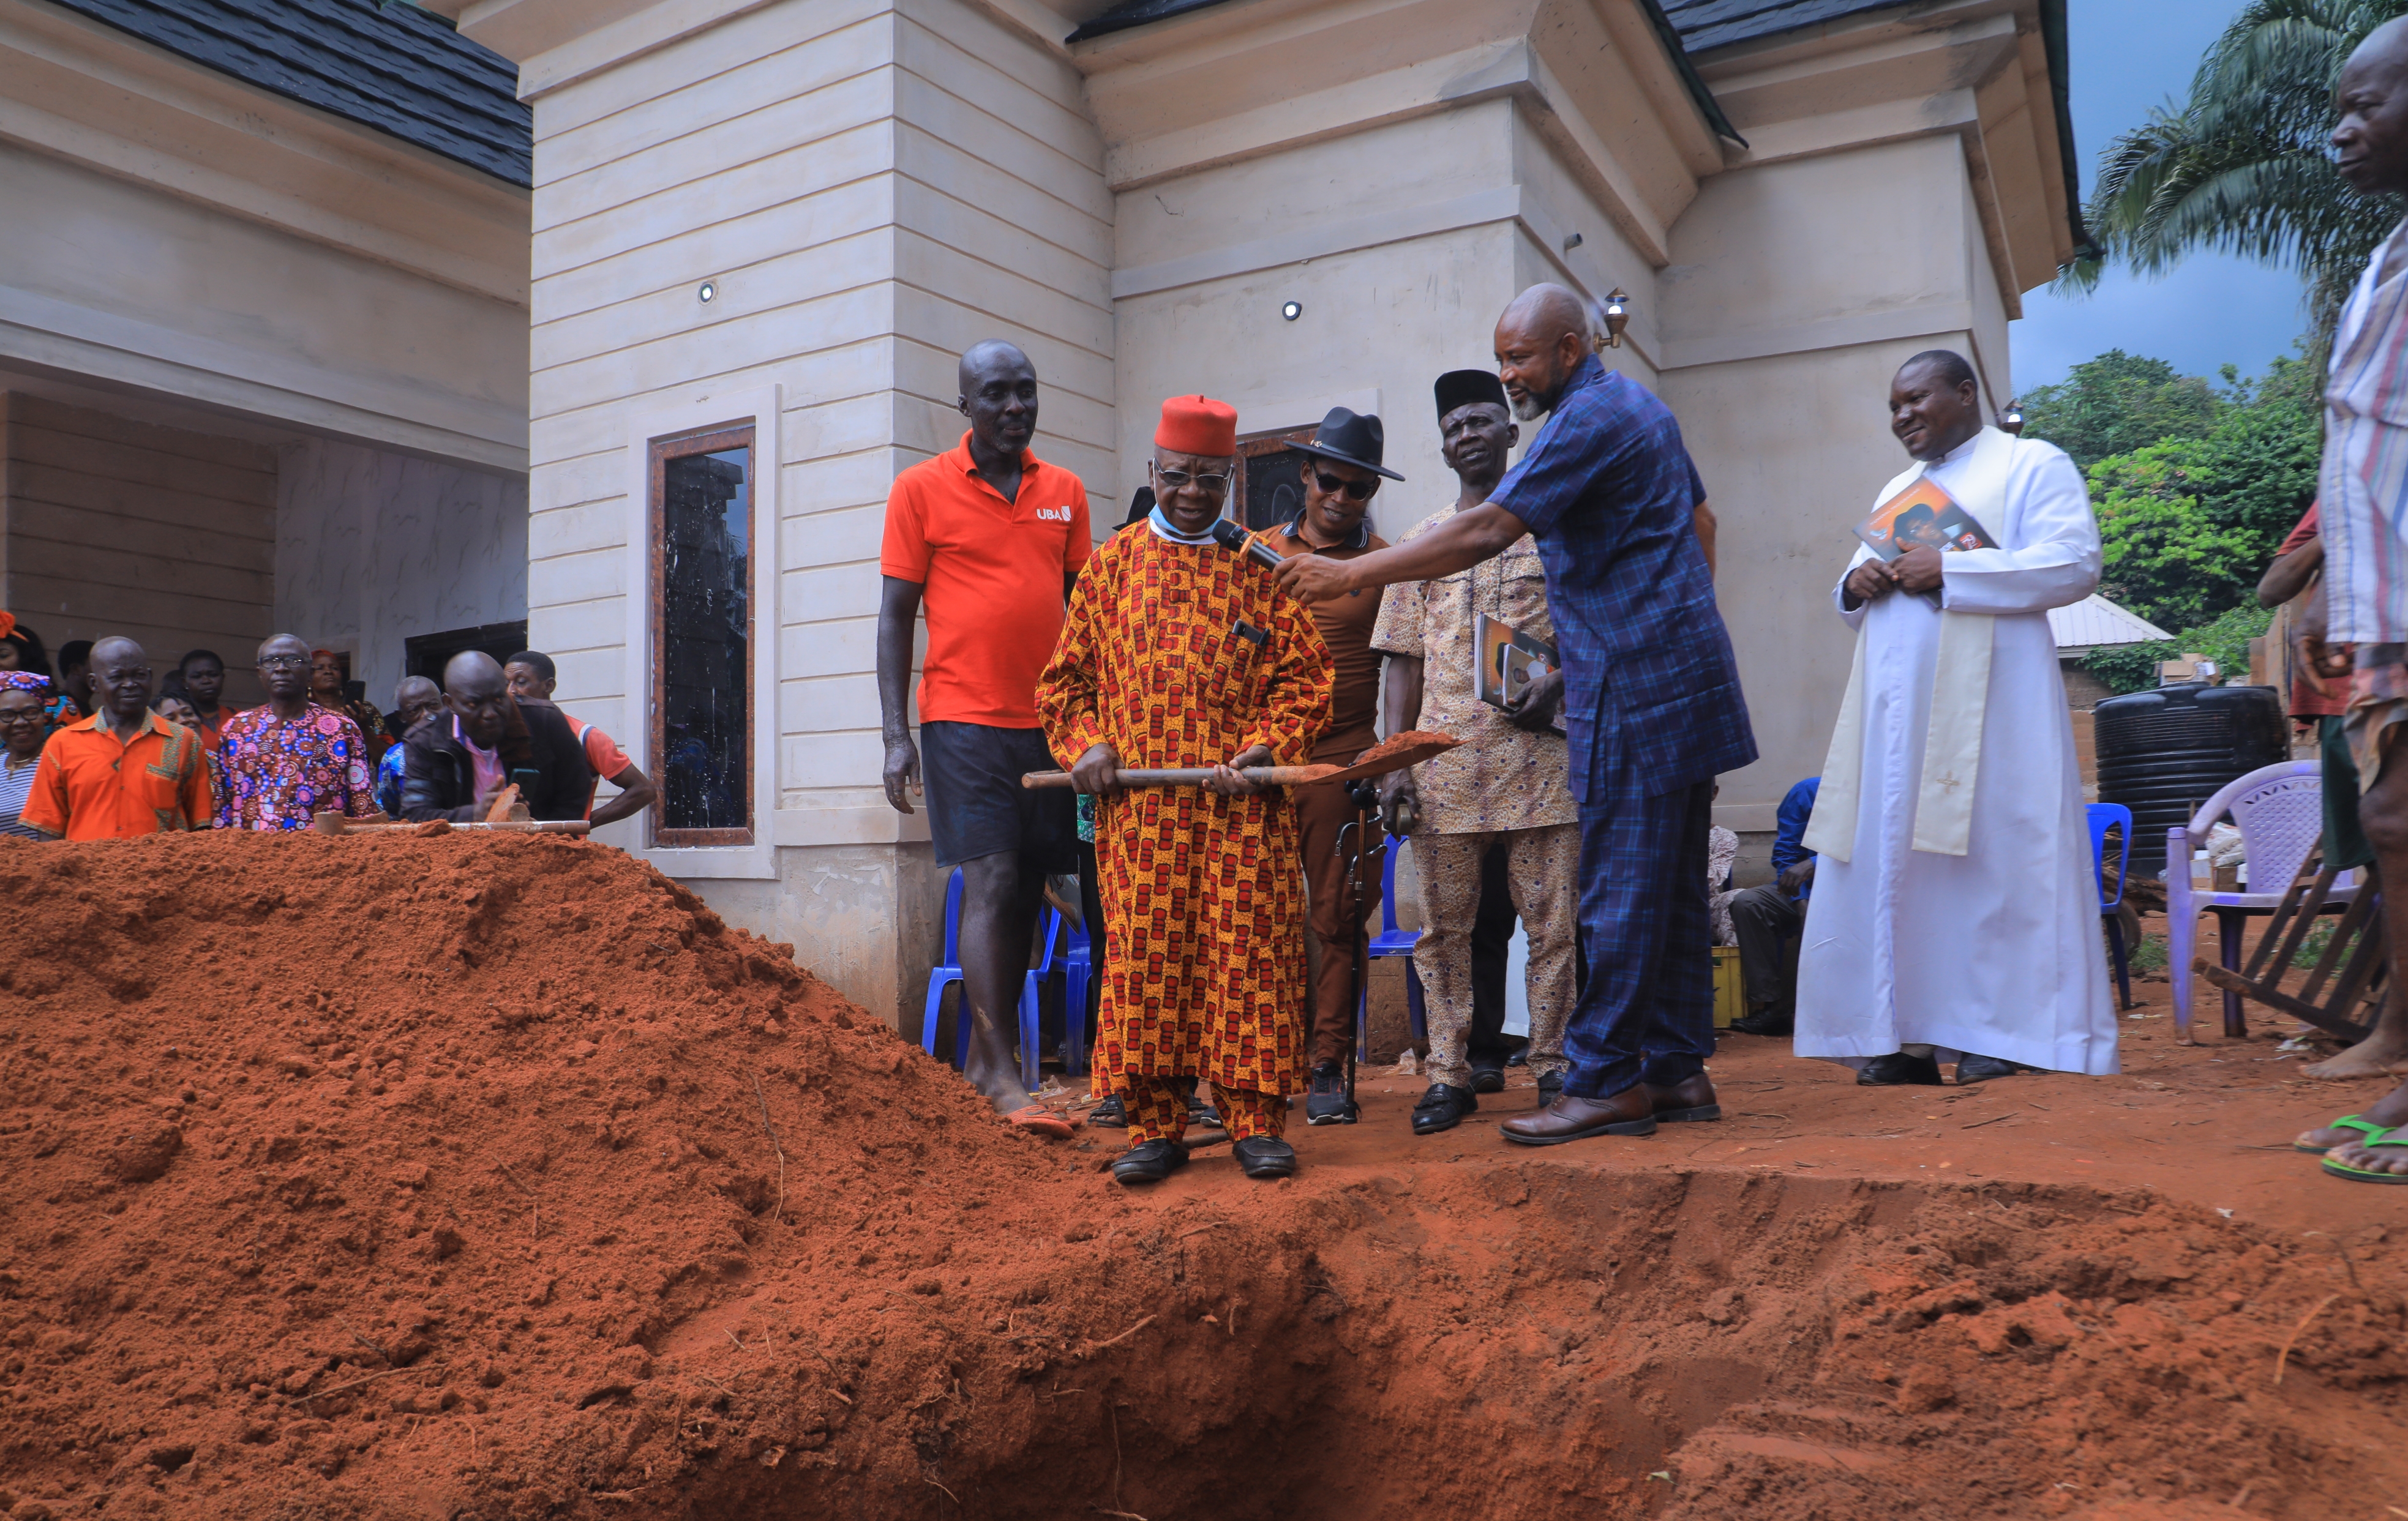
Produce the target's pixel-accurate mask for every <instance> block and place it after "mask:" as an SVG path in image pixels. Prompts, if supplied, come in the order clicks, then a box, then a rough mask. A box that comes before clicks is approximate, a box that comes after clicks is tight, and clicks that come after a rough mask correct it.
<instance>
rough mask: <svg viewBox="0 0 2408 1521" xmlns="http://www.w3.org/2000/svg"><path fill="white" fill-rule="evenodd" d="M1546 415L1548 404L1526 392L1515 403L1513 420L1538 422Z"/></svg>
mask: <svg viewBox="0 0 2408 1521" xmlns="http://www.w3.org/2000/svg"><path fill="white" fill-rule="evenodd" d="M1508 400H1511V398H1510V397H1509V398H1508ZM1546 415H1547V404H1546V403H1544V402H1542V401H1541V400H1539V398H1538V397H1536V396H1533V395H1530V394H1528V393H1527V392H1526V393H1525V394H1524V395H1523V397H1522V399H1521V400H1520V401H1518V402H1514V403H1513V420H1514V421H1516V422H1536V421H1537V420H1538V419H1541V418H1542V417H1545V416H1546Z"/></svg>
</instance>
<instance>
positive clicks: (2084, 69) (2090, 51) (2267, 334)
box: [2009, 0, 2307, 391]
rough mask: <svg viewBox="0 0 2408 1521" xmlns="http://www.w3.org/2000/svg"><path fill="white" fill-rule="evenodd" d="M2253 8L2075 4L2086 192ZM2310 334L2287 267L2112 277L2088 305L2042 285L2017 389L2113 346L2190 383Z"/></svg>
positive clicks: (2211, 262) (2224, 2)
mask: <svg viewBox="0 0 2408 1521" xmlns="http://www.w3.org/2000/svg"><path fill="white" fill-rule="evenodd" d="M2241 7H2242V0H2071V5H2070V6H2069V7H2067V8H2068V9H2069V11H2071V17H2070V20H2069V27H2070V30H2071V34H2072V35H2071V43H2072V76H2073V81H2072V82H2073V144H2074V149H2075V151H2076V153H2077V155H2078V156H2079V157H2080V159H2081V161H2082V189H2083V193H2084V194H2085V195H2087V194H2088V193H2089V192H2090V188H2091V185H2092V182H2093V176H2092V166H2093V165H2094V164H2095V163H2097V161H2098V157H2099V151H2100V149H2102V148H2104V147H2105V146H2106V145H2107V143H2108V142H2109V140H2110V139H2112V138H2114V136H2115V135H2117V134H2118V133H2121V132H2124V131H2127V130H2128V129H2129V128H2132V127H2135V126H2138V125H2140V124H2141V122H2142V121H2144V120H2146V119H2147V116H2148V113H2149V110H2150V108H2151V107H2157V106H2162V105H2165V104H2166V103H2167V101H2168V99H2169V98H2170V97H2171V98H2173V99H2176V100H2178V99H2180V98H2181V97H2182V96H2183V95H2185V94H2186V93H2188V92H2189V88H2190V78H2191V75H2192V73H2193V72H2194V71H2195V70H2196V69H2197V68H2198V67H2199V61H2200V57H2201V56H2202V55H2203V54H2205V52H2206V51H2207V48H2208V45H2209V44H2210V43H2212V42H2214V40H2215V37H2216V35H2217V34H2218V33H2220V32H2222V31H2223V29H2224V27H2225V25H2226V24H2227V23H2228V22H2229V21H2231V20H2232V18H2233V17H2234V16H2235V15H2237V14H2239V12H2240V10H2241ZM2306 325H2307V318H2306V315H2305V312H2304V309H2303V308H2302V306H2301V305H2300V282H2299V279H2298V277H2296V276H2294V275H2293V274H2291V273H2290V271H2288V270H2286V269H2272V268H2269V267H2267V266H2266V265H2263V264H2257V263H2247V262H2244V261H2243V260H2239V259H2231V258H2226V257H2223V256H2220V255H2212V254H2193V255H2192V256H2191V257H2190V258H2188V259H2186V260H2185V261H2184V262H2183V263H2181V264H2179V265H2177V266H2175V268H2174V270H2173V272H2172V273H2171V274H2170V275H2167V276H2166V277H2163V278H2161V279H2142V278H2138V277H2134V276H2132V275H2130V274H2128V273H2127V272H2125V271H2123V270H2121V269H2111V270H2110V271H2109V272H2108V274H2107V276H2106V277H2105V278H2104V279H2102V280H2100V284H2099V289H2098V290H2097V291H2095V292H2093V293H2092V294H2090V295H2087V296H2059V295H2057V294H2055V293H2054V292H2052V291H2048V290H2047V289H2045V288H2043V289H2042V290H2038V291H2031V292H2030V293H2029V294H2028V295H2026V296H2025V297H2024V317H2023V320H2021V321H2019V322H2015V323H2013V324H2011V326H2010V328H2009V333H2010V335H2011V339H2012V342H2013V345H2014V360H2013V362H2014V383H2015V385H2016V386H2017V387H2018V388H2020V389H2022V390H2027V391H2028V390H2029V389H2030V388H2032V387H2033V386H2036V385H2044V384H2047V383H2049V382H2052V381H2057V380H2062V379H2064V378H2065V374H2066V371H2067V370H2068V369H2069V368H2071V366H2073V365H2075V364H2078V363H2080V362H2082V361H2084V360H2085V359H2089V358H2091V357H2092V356H2093V355H2096V354H2099V353H2100V352H2102V351H2104V350H2106V349H2109V348H2122V349H2125V350H2127V351H2128V352H2131V353H2135V354H2149V355H2154V356H2155V357H2157V358H2158V359H2163V360H2166V361H2169V362H2171V363H2172V364H2173V366H2174V368H2176V369H2178V370H2181V371H2183V372H2185V373H2186V374H2190V375H2204V376H2210V377H2213V376H2214V374H2215V372H2216V369H2217V367H2218V366H2220V365H2224V364H2228V363H2229V364H2238V365H2240V366H2241V368H2242V370H2243V373H2254V372H2256V371H2258V370H2262V369H2264V368H2265V367H2266V362H2267V361H2269V360H2271V359H2272V358H2273V357H2274V356H2275V355H2277V354H2282V353H2287V352H2288V351H2289V350H2290V348H2291V341H2292V339H2294V338H2295V337H2297V336H2298V335H2299V334H2300V330H2301V329H2303V328H2304V327H2305V326H2306Z"/></svg>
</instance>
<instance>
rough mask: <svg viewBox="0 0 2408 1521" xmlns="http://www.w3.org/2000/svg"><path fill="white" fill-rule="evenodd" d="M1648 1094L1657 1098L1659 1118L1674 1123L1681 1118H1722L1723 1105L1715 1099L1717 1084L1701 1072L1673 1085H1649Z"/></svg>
mask: <svg viewBox="0 0 2408 1521" xmlns="http://www.w3.org/2000/svg"><path fill="white" fill-rule="evenodd" d="M1640 1086H1641V1087H1646V1088H1647V1091H1648V1093H1649V1095H1650V1096H1651V1097H1653V1098H1654V1099H1655V1101H1656V1119H1657V1120H1658V1121H1660V1122H1662V1123H1664V1124H1667V1125H1669V1124H1671V1123H1673V1122H1675V1121H1678V1120H1690V1119H1720V1118H1722V1117H1723V1106H1722V1105H1721V1104H1719V1103H1717V1102H1714V1085H1713V1083H1712V1082H1710V1081H1708V1080H1707V1077H1706V1074H1705V1073H1697V1074H1696V1075H1694V1076H1692V1077H1690V1078H1688V1079H1687V1080H1686V1081H1684V1082H1682V1083H1679V1084H1676V1085H1675V1086H1673V1087H1650V1086H1648V1085H1646V1084H1641V1085H1640Z"/></svg>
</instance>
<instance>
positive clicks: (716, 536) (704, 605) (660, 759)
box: [652, 427, 759, 846]
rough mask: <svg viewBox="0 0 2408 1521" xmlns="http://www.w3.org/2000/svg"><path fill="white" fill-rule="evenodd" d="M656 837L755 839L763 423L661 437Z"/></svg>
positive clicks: (721, 841) (656, 467) (725, 841)
mask: <svg viewBox="0 0 2408 1521" xmlns="http://www.w3.org/2000/svg"><path fill="white" fill-rule="evenodd" d="M754 547H755V545H754V535H753V430H752V429H751V428H749V427H747V428H731V429H726V430H724V431H721V432H718V433H712V434H699V435H696V436H693V437H687V438H674V439H661V440H656V441H654V443H653V445H652V757H653V760H654V762H655V763H656V764H657V765H658V766H659V768H660V770H659V773H658V775H659V777H660V786H661V811H660V815H659V818H658V821H657V823H655V825H654V826H653V844H655V845H662V846H728V845H751V844H752V843H753V785H754V778H753V724H754V723H755V722H756V721H758V717H759V716H758V715H756V714H755V713H754V712H753V552H754Z"/></svg>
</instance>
